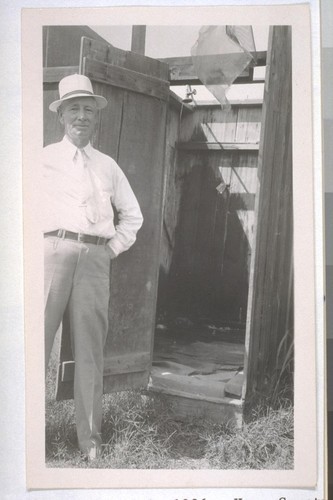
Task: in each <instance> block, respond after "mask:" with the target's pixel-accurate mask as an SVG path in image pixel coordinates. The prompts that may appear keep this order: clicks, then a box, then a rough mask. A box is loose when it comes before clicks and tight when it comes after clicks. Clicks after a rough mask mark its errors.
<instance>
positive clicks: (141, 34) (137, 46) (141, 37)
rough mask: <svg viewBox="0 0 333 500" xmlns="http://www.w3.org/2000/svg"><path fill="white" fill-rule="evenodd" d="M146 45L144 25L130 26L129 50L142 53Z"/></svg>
mask: <svg viewBox="0 0 333 500" xmlns="http://www.w3.org/2000/svg"><path fill="white" fill-rule="evenodd" d="M145 46H146V26H133V27H132V45H131V51H132V52H136V53H137V54H142V55H144V53H145Z"/></svg>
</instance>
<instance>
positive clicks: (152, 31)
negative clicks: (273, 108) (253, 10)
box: [90, 25, 269, 102]
mask: <svg viewBox="0 0 333 500" xmlns="http://www.w3.org/2000/svg"><path fill="white" fill-rule="evenodd" d="M90 28H91V29H93V30H94V31H96V32H97V33H98V34H99V35H100V36H102V37H103V38H104V39H105V40H106V41H107V42H109V43H110V44H112V45H114V46H115V47H118V48H120V49H123V50H130V48H131V36H132V26H126V25H124V26H119V25H117V26H110V25H108V26H90ZM200 28H201V26H179V25H177V26H147V27H146V46H145V55H146V56H148V57H153V58H165V57H181V56H190V55H191V48H192V47H193V45H194V44H195V42H196V41H197V39H198V34H199V30H200ZM252 29H253V37H254V43H255V47H256V50H258V51H262V50H267V43H268V31H269V27H268V26H252ZM255 74H258V75H260V76H261V75H262V69H261V68H258V69H257V71H256V73H255ZM263 87H264V86H263V84H251V85H234V86H231V87H230V88H229V90H228V91H227V93H226V95H227V98H228V99H229V100H230V101H232V100H233V99H235V100H239V99H242V100H253V99H255V100H260V99H262V97H263ZM172 90H173V91H174V92H176V93H177V94H178V95H179V96H180V97H181V98H184V97H185V93H186V87H185V86H180V87H173V88H172ZM195 90H196V96H195V101H196V102H202V101H207V100H208V101H210V100H215V99H214V97H213V96H212V94H211V93H210V92H209V91H208V90H207V89H205V88H203V87H202V86H196V87H195Z"/></svg>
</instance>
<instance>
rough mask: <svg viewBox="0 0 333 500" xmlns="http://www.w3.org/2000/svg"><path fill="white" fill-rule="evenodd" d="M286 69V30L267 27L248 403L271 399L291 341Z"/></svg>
mask: <svg viewBox="0 0 333 500" xmlns="http://www.w3.org/2000/svg"><path fill="white" fill-rule="evenodd" d="M291 64H292V61H291V28H290V27H288V26H276V27H274V28H271V29H270V36H269V47H268V66H267V75H266V84H265V93H264V105H263V121H262V129H261V140H260V148H259V163H258V177H259V182H260V189H259V193H258V194H257V200H256V240H255V249H254V252H253V254H252V263H251V271H250V292H249V302H248V318H247V333H246V346H245V347H246V363H245V372H247V374H246V381H247V388H244V393H245V392H246V399H247V400H250V399H251V398H253V397H255V396H256V395H257V394H261V395H263V394H264V395H266V396H267V395H270V394H272V390H273V389H275V387H274V386H275V385H276V381H277V379H278V376H279V373H280V372H279V370H280V365H281V361H282V362H283V361H285V357H286V355H287V352H288V349H289V348H290V349H291V348H292V342H293V293H292V290H293V205H292V112H291V110H292V100H291V98H292V78H291ZM246 389H247V390H246Z"/></svg>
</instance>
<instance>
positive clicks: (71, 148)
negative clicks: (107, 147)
mask: <svg viewBox="0 0 333 500" xmlns="http://www.w3.org/2000/svg"><path fill="white" fill-rule="evenodd" d="M62 143H63V146H64V148H65V151H66V152H68V155H69V156H70V157H71V159H73V158H74V157H75V155H76V152H77V150H78V148H77V147H76V146H75V145H74V144H73V143H72V142H71V141H70V140H69V139H68V137H67V135H64V138H63V140H62ZM81 149H83V150H84V152H85V154H86V155H87V156H88V157H91V155H92V152H93V147H92V145H91V144H90V142H89V143H88V144H87V145H86V146H85V147H84V148H81Z"/></svg>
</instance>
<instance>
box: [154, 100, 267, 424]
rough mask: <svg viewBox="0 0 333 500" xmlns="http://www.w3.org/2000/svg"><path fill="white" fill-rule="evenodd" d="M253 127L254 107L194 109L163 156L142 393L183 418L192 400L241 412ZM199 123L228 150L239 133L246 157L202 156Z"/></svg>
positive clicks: (256, 120)
mask: <svg viewBox="0 0 333 500" xmlns="http://www.w3.org/2000/svg"><path fill="white" fill-rule="evenodd" d="M169 119H170V118H169ZM245 120H246V122H245ZM260 120H261V106H260V105H258V106H256V107H252V108H251V109H249V108H247V107H246V105H245V106H237V107H235V108H232V109H231V110H230V111H228V112H226V111H222V110H221V108H220V107H215V108H214V109H212V108H210V109H208V108H205V109H203V108H200V107H198V108H197V109H195V110H194V111H193V112H192V113H188V114H187V115H186V118H185V120H184V122H183V123H182V129H181V130H180V137H181V139H182V138H185V141H182V140H180V141H177V142H176V143H175V144H174V147H173V154H172V155H171V154H170V155H169V157H168V156H167V162H168V160H169V164H168V165H167V173H168V175H167V182H166V190H165V195H164V206H163V229H162V242H161V261H160V271H159V287H158V295H157V308H156V329H155V339H154V353H153V362H152V371H151V383H150V386H151V388H152V389H153V390H156V391H158V392H164V393H166V394H169V395H171V396H173V398H172V402H174V400H175V396H176V397H177V396H178V397H179V398H181V399H182V401H185V399H184V398H187V404H186V406H190V407H192V408H191V410H189V409H188V411H189V413H191V414H193V411H192V410H193V407H197V403H198V400H201V401H202V402H205V404H207V402H211V403H215V404H219V405H221V403H226V402H228V403H230V402H231V401H232V402H234V403H236V404H237V403H239V404H240V403H241V396H242V385H243V366H244V352H245V328H246V314H247V297H248V290H249V269H250V259H251V245H252V233H253V222H254V198H255V191H256V182H257V179H256V177H257V161H258V150H257V145H256V146H255V147H254V146H253V144H254V143H256V144H257V142H259V135H260ZM170 121H172V120H171V119H170ZM208 123H209V128H210V130H212V129H215V132H216V135H217V136H218V130H220V134H221V130H222V129H224V132H223V133H224V135H226V134H228V133H230V134H234V136H233V144H234V145H236V144H238V143H236V142H235V140H236V138H237V137H238V136H239V134H240V128H241V127H242V128H243V129H246V130H247V134H246V135H247V140H248V141H249V144H248V147H247V148H246V147H245V146H244V144H243V148H244V149H242V150H239V149H238V148H237V147H235V148H234V149H233V150H224V149H223V148H220V149H217V148H215V147H214V148H212V147H208V144H207V143H205V146H203V145H202V134H200V133H199V130H201V131H202V130H204V129H205V128H207V124H208ZM169 125H170V124H169ZM183 127H184V128H183ZM169 130H170V126H169ZM189 130H191V132H189ZM198 139H200V140H198ZM239 140H240V138H239V137H238V141H239ZM218 141H219V139H217V142H218ZM250 141H253V142H251V144H250ZM171 142H172V141H171ZM167 143H168V144H169V147H170V141H167ZM210 146H211V145H210ZM191 401H192V403H193V404H192V403H191ZM198 411H199V410H198ZM209 414H210V416H212V415H214V412H211V411H210V412H209ZM218 419H219V420H220V419H221V415H220V412H218Z"/></svg>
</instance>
